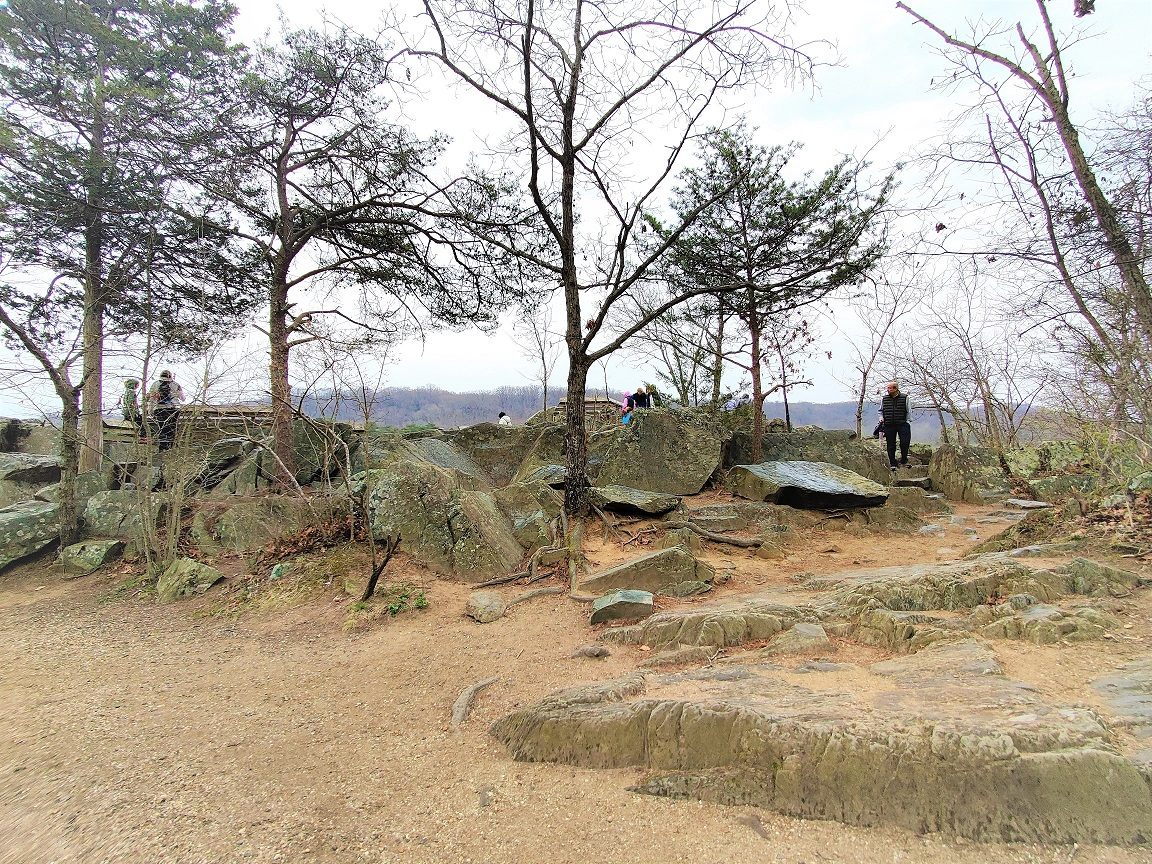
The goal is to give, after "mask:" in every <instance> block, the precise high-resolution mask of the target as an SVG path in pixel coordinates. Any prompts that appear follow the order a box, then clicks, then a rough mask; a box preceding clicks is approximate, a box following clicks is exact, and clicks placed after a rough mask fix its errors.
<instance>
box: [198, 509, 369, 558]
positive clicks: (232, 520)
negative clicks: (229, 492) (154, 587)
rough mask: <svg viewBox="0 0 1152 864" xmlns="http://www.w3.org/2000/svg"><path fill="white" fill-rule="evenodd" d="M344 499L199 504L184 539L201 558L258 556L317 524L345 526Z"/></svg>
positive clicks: (347, 512) (346, 516)
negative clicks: (338, 523) (235, 555)
mask: <svg viewBox="0 0 1152 864" xmlns="http://www.w3.org/2000/svg"><path fill="white" fill-rule="evenodd" d="M348 516H349V509H348V500H347V499H346V498H339V497H333V498H324V497H320V496H312V497H310V498H309V499H308V500H304V499H301V498H300V497H299V496H296V495H264V496H261V497H259V498H251V499H248V498H241V499H238V500H235V501H229V502H227V503H223V502H217V501H213V500H211V499H208V500H203V499H201V500H199V501H198V502H197V503H196V508H195V512H194V513H193V515H192V524H191V526H190V528H189V531H188V539H189V540H190V541H191V542H192V543H193V544H194V546H195V547H196V549H197V550H198V551H199V553H200V554H201V555H219V554H221V553H222V552H241V553H244V552H258V551H260V550H262V549H264V548H266V547H267V546H268V545H269V544H270V543H273V542H275V541H276V540H278V539H280V538H281V537H284V536H285V535H288V534H292V533H294V532H296V531H299V530H300V529H302V528H304V527H305V526H308V525H315V524H317V523H321V522H324V523H329V524H331V523H337V522H340V523H347V522H348Z"/></svg>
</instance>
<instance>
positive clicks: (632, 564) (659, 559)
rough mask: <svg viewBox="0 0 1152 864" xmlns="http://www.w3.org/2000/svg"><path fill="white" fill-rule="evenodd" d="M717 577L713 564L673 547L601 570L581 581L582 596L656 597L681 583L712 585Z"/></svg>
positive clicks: (580, 591)
mask: <svg viewBox="0 0 1152 864" xmlns="http://www.w3.org/2000/svg"><path fill="white" fill-rule="evenodd" d="M715 576H716V571H715V570H714V569H713V568H712V566H711V565H709V564H707V563H705V562H704V561H699V560H697V559H696V557H695V556H693V555H692V554H691V553H690V552H688V550H687V549H685V548H684V547H682V546H673V547H671V548H669V549H660V550H658V551H656V552H649V553H648V554H647V555H642V556H640V557H639V558H633V559H632V560H631V561H624V562H623V563H621V564H616V565H614V566H612V567H607V568H605V569H603V570H599V571H597V572H596V573H593V574H591V575H590V576H588V577H587V578H585V579H584V580H582V581H581V582H580V585H579V588H578V593H579V595H582V596H584V597H590V596H591V597H598V596H600V595H602V594H607V593H608V592H611V591H618V590H622V589H627V588H632V589H636V590H642V591H650V592H652V593H653V594H656V593H659V592H660V591H662V590H664V589H665V588H669V587H671V586H673V585H678V584H679V583H681V582H707V583H711V582H712V580H713V579H714V578H715Z"/></svg>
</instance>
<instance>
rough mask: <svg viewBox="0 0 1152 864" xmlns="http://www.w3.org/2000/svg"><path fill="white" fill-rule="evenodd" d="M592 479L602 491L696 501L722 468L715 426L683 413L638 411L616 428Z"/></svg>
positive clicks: (661, 410)
mask: <svg viewBox="0 0 1152 864" xmlns="http://www.w3.org/2000/svg"><path fill="white" fill-rule="evenodd" d="M605 440H606V441H607V442H608V443H607V444H606V446H605V450H604V457H603V458H604V462H603V465H602V466H601V467H600V470H599V473H598V474H597V477H596V483H597V485H600V486H626V487H628V488H630V489H642V490H644V491H646V492H663V493H667V494H670V495H695V494H696V493H697V492H699V491H700V490H701V489H703V488H704V484H705V483H707V482H708V480H709V478H710V477H711V476H712V475H713V474H714V473H715V472H716V469H717V468H719V467H720V459H721V453H722V449H723V435H722V432H721V430H720V427H719V426H716V425H715V424H713V423H711V422H710V421H708V420H706V419H702V418H699V417H694V416H693V415H691V414H689V413H688V412H686V411H673V410H668V409H652V410H648V411H639V412H637V413H636V415H635V418H634V419H633V421H632V422H631V423H629V424H628V425H627V426H620V427H618V428H615V429H614V431H613V432H612V433H611V436H610V437H608V438H606V439H605Z"/></svg>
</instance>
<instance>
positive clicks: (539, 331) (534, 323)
mask: <svg viewBox="0 0 1152 864" xmlns="http://www.w3.org/2000/svg"><path fill="white" fill-rule="evenodd" d="M512 341H513V342H515V343H516V346H517V347H518V348H519V349H520V354H521V356H522V357H524V358H525V359H527V360H528V361H530V362H531V363H532V364H533V365H534V366H535V371H536V375H538V376H539V377H538V378H536V379H535V380H536V381H539V382H540V410H541V411H547V410H548V383H549V382H550V381H551V380H552V373H553V372H554V371H555V369H556V362H557V361H558V360H559V359H560V352H561V351H562V350H563V342H562V340H561V339H560V338H559V336H558V335H557V334H556V333H554V332H553V331H552V309H551V308H550V307H549V306H548V304H546V303H542V304H541V305H540V306H538V307H537V308H536V309H533V310H532V311H531V312H530V313H529V314H528V315H526V316H525V317H522V318H520V319H518V320H517V322H516V324H515V326H514V327H513V328H512ZM530 380H531V379H530Z"/></svg>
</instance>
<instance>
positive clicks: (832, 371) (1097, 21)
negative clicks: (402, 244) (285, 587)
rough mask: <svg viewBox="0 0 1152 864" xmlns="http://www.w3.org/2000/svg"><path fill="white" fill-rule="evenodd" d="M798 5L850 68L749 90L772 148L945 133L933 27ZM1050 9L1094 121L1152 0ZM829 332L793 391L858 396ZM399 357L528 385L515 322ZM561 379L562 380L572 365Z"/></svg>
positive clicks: (1008, 13)
mask: <svg viewBox="0 0 1152 864" xmlns="http://www.w3.org/2000/svg"><path fill="white" fill-rule="evenodd" d="M238 2H239V6H240V10H241V15H240V26H241V30H242V32H243V33H245V34H248V33H255V32H257V31H258V30H259V29H261V28H263V27H266V26H267V22H269V21H270V20H272V19H273V17H274V16H275V11H274V10H275V9H277V8H282V9H284V10H285V11H286V12H287V13H288V18H289V20H290V23H291V24H292V25H293V26H300V25H303V24H304V23H305V22H307V21H310V20H314V19H315V18H318V17H319V15H320V14H321V12H322V11H323V8H324V7H323V6H308V7H300V6H296V5H289V4H286V3H282V4H276V3H273V2H270V0H238ZM402 5H403V6H404V7H405V8H409V7H410V8H411V9H412V15H413V16H415V13H416V11H418V10H417V5H416V4H410V3H409V4H402ZM800 5H801V6H802V8H801V9H799V11H798V12H797V17H796V20H795V23H794V29H793V32H794V33H795V35H796V36H797V37H798V38H799V39H800V41H805V40H815V39H825V40H830V41H831V42H833V43H835V46H836V53H838V55H839V56H840V58H841V63H840V65H838V66H835V67H825V68H822V69H820V70H819V72H818V75H817V79H816V82H815V85H816V86H815V89H813V88H812V87H806V88H796V89H791V88H788V87H787V86H780V87H778V88H776V89H775V90H774V92H760V93H756V94H751V95H750V96H749V99H748V109H747V113H748V117H749V122H750V123H751V124H752V125H754V126H756V127H758V128H759V133H760V137H761V139H762V141H763V143H765V144H774V143H779V142H787V141H793V140H795V141H800V142H803V143H804V145H805V158H807V159H808V160H810V164H811V165H813V166H820V165H825V164H827V163H829V162H831V161H833V160H834V159H835V158H836V157H837V156H838V155H839V154H841V153H856V154H862V153H864V152H866V151H869V150H870V151H871V152H870V158H871V159H872V161H873V162H874V163H875V164H877V165H878V166H887V165H891V164H893V163H895V162H897V161H900V160H901V159H903V158H905V157H906V156H907V155H908V153H909V152H910V151H912V150H913V149H915V148H916V147H918V146H919V145H920V144H921V143H922V142H923V141H925V140H926V139H928V138H930V137H932V136H936V135H938V134H940V133H941V131H942V129H943V128H944V126H945V124H946V123H947V121H948V119H949V118H950V117H951V116H952V115H953V114H954V113H955V111H956V109H957V104H956V101H955V99H954V98H949V97H947V96H945V95H943V94H941V93H939V92H937V91H935V90H933V89H932V88H931V87H930V82H931V81H932V79H933V78H937V79H938V78H939V77H940V75H941V73H942V71H943V70H944V69H945V68H946V63H945V61H944V60H943V59H942V58H941V57H940V56H939V55H938V53H937V51H936V48H937V43H936V41H935V37H933V36H932V34H930V33H928V32H927V31H926V30H925V28H923V27H922V26H919V25H916V24H914V22H913V21H912V20H911V19H910V18H909V17H908V16H907V15H906V14H905V13H903V12H901V11H900V10H897V9H896V8H895V2H890V0H882V2H881V0H807V2H804V3H803V4H800ZM909 5H911V6H912V7H913V8H915V9H916V10H917V11H919V12H921V13H922V14H924V15H925V16H926V17H929V18H931V19H933V20H935V21H937V23H940V24H941V25H943V26H945V27H956V28H959V29H960V30H961V31H963V29H964V27H965V24H966V22H978V21H979V20H981V19H984V20H996V19H1004V20H1011V21H1015V20H1023V21H1025V22H1029V21H1035V6H1034V3H1033V0H918V2H912V3H910V4H909ZM1049 5H1050V8H1051V10H1052V14H1053V17H1054V18H1055V20H1056V21H1057V23H1058V24H1059V25H1060V26H1061V27H1063V28H1070V27H1073V26H1078V27H1080V28H1084V29H1086V30H1088V31H1089V32H1091V33H1093V34H1094V35H1093V38H1091V39H1089V40H1087V41H1085V42H1084V43H1083V44H1081V45H1080V46H1078V47H1077V48H1076V50H1075V52H1074V53H1073V54H1072V60H1073V65H1074V68H1075V69H1076V70H1077V73H1078V75H1077V79H1078V80H1077V81H1076V82H1075V88H1076V89H1075V95H1076V99H1077V105H1075V106H1074V111H1076V112H1077V114H1076V116H1078V117H1088V116H1091V115H1092V114H1093V113H1095V112H1096V111H1097V110H1098V109H1100V108H1102V107H1113V108H1123V107H1124V106H1126V105H1127V104H1129V102H1130V101H1131V98H1132V96H1133V93H1134V82H1135V81H1137V80H1138V79H1141V78H1147V77H1148V76H1149V74H1150V72H1152V59H1150V57H1152V3H1150V2H1148V0H1099V2H1098V4H1097V6H1098V11H1097V12H1096V13H1095V14H1094V15H1092V16H1089V17H1087V18H1084V19H1079V20H1077V19H1074V18H1073V17H1072V14H1071V12H1072V0H1050V4H1049ZM376 8H379V7H376ZM329 9H331V10H332V11H333V13H334V14H335V15H336V16H337V17H339V18H341V19H342V20H346V21H349V22H350V23H355V24H357V25H358V26H364V27H370V26H371V24H372V23H373V21H374V20H376V19H377V16H378V13H376V12H375V11H373V8H372V7H370V6H365V7H362V8H360V9H358V11H357V12H355V13H349V12H348V11H347V10H346V9H344V8H341V9H339V10H338V9H337V7H334V6H332V7H329ZM350 16H351V17H350ZM830 53H831V52H829V54H830ZM826 56H827V55H826ZM409 113H411V114H412V115H413V119H414V122H416V123H417V124H419V125H420V126H421V127H424V131H428V130H429V128H430V127H431V126H435V127H436V128H438V129H441V130H443V131H446V132H448V133H449V134H451V135H452V136H453V138H454V141H455V153H456V154H457V155H459V154H461V153H464V152H468V151H470V150H472V149H474V148H477V147H479V146H481V139H482V138H483V137H484V136H485V135H486V134H487V133H488V132H490V131H491V130H490V124H491V122H492V119H493V112H492V110H491V109H490V108H489V107H488V106H486V105H475V104H473V103H470V102H468V101H467V99H466V94H462V93H460V92H459V91H454V92H453V93H452V94H447V93H441V94H439V95H434V96H433V97H432V98H431V99H430V100H429V101H428V102H427V103H426V104H424V105H415V106H412V107H411V108H410V109H409ZM841 320H843V318H842V316H841ZM821 329H822V333H823V336H822V341H823V342H824V343H825V344H826V347H827V348H829V349H830V350H832V352H833V357H832V360H831V361H824V362H821V363H815V364H814V367H815V368H813V369H812V370H811V372H812V373H813V374H812V377H813V378H814V380H815V386H814V387H812V388H807V389H805V390H803V391H798V392H797V393H796V396H795V398H797V399H801V400H814V401H831V400H836V399H843V398H847V397H848V396H849V394H848V392H847V388H846V387H845V385H843V384H841V383H839V382H838V381H837V380H836V377H837V372H838V368H837V367H838V366H839V367H840V368H842V367H843V364H844V363H845V361H846V357H845V352H844V339H845V338H846V337H845V335H844V334H842V333H836V332H835V325H832V324H830V323H825V324H824V325H822V328H821ZM478 359H480V360H481V362H477V361H478ZM396 360H397V362H395V363H394V364H393V365H392V366H391V367H390V368H389V371H388V381H389V383H391V384H393V385H399V386H420V385H424V384H433V385H436V386H440V387H444V388H446V389H450V390H474V389H491V388H495V387H498V386H501V385H523V384H526V383H529V377H530V376H531V374H532V372H533V368H532V367H531V365H530V364H529V362H528V361H527V360H525V359H524V358H523V357H522V356H521V355H520V353H519V352H518V350H517V349H516V347H515V345H513V344H512V342H511V340H510V339H509V337H508V333H507V330H506V329H505V330H501V331H498V332H496V333H494V334H487V335H486V334H479V333H464V334H460V333H452V334H433V335H431V336H430V337H429V338H428V339H427V340H426V342H425V343H424V344H423V346H419V345H413V346H409V347H408V348H405V349H403V350H402V351H401V352H400V354H399V356H398V357H397V358H396ZM602 377H603V376H602V373H597V374H594V375H593V376H592V378H593V380H595V381H597V382H598V381H601V380H602ZM651 377H652V376H651V375H649V374H647V373H646V372H645V370H644V369H643V368H637V367H636V366H635V365H634V364H633V363H631V362H630V361H628V360H627V359H625V358H621V359H620V360H618V361H617V360H612V361H609V367H608V378H609V381H610V382H611V384H612V385H613V387H615V388H619V389H629V390H630V389H633V387H634V386H635V384H637V383H640V381H642V380H644V379H646V378H647V379H650V378H651ZM840 377H844V376H843V375H842V374H841V375H840ZM553 383H554V384H558V385H562V384H563V370H559V371H558V373H557V375H556V376H555V378H554V380H553ZM590 384H591V382H590Z"/></svg>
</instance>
